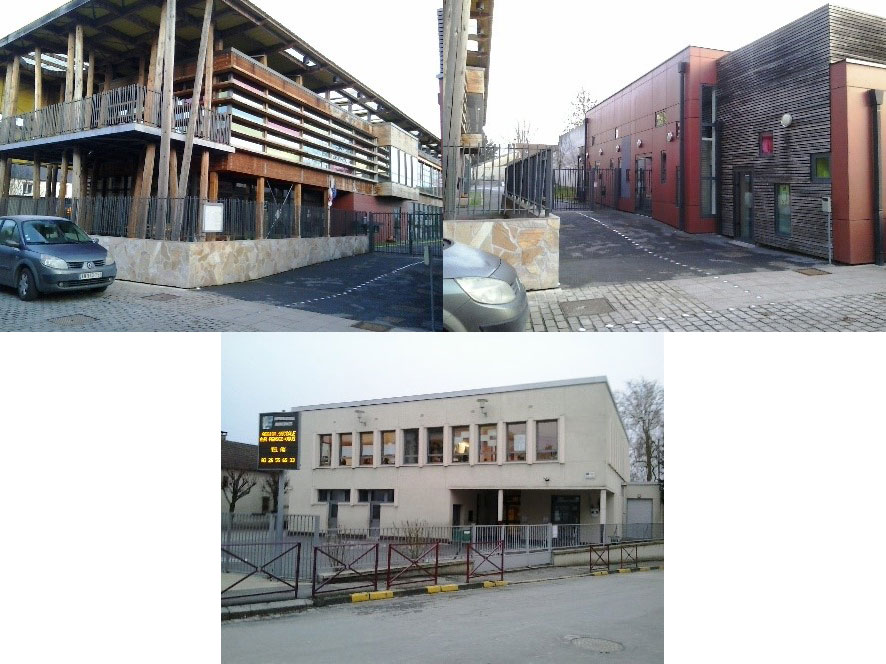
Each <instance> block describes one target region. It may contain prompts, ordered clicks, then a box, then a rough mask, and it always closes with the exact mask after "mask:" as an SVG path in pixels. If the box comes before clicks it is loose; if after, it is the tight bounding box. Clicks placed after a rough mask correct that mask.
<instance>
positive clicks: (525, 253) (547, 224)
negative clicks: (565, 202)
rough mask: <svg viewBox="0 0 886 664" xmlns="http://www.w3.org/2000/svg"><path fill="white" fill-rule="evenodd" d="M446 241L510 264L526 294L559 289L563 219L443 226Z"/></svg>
mask: <svg viewBox="0 0 886 664" xmlns="http://www.w3.org/2000/svg"><path fill="white" fill-rule="evenodd" d="M443 237H445V238H446V239H448V240H452V241H453V242H461V243H462V244H467V245H469V246H471V247H474V248H475V249H480V250H482V251H486V252H489V253H490V254H493V255H495V256H498V257H500V258H501V259H502V260H505V261H507V262H508V263H509V264H510V265H511V266H513V268H514V269H515V270H516V271H517V276H519V277H520V281H522V282H523V285H524V286H525V287H526V289H527V290H542V289H545V288H557V287H558V286H559V285H560V218H559V217H557V216H555V215H551V216H549V217H538V218H536V217H530V218H525V219H483V220H456V221H445V222H443Z"/></svg>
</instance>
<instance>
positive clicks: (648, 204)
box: [634, 168, 652, 216]
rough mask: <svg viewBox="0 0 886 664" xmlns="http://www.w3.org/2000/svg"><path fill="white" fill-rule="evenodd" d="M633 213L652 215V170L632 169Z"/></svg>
mask: <svg viewBox="0 0 886 664" xmlns="http://www.w3.org/2000/svg"><path fill="white" fill-rule="evenodd" d="M634 212H636V213H637V214H644V215H647V216H650V215H652V169H651V168H637V169H634Z"/></svg>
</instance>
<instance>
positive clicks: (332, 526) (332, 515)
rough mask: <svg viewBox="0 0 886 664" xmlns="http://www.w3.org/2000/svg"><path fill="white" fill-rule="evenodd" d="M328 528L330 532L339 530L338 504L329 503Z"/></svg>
mask: <svg viewBox="0 0 886 664" xmlns="http://www.w3.org/2000/svg"><path fill="white" fill-rule="evenodd" d="M326 528H327V529H328V530H336V529H338V503H329V511H328V513H327V517H326Z"/></svg>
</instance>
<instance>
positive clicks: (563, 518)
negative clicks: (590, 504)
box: [551, 496, 581, 524]
mask: <svg viewBox="0 0 886 664" xmlns="http://www.w3.org/2000/svg"><path fill="white" fill-rule="evenodd" d="M580 504H581V498H580V497H579V496H551V523H553V524H560V523H579V521H581V517H580V515H579V505H580Z"/></svg>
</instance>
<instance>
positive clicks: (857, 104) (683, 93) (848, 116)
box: [585, 5, 886, 264]
mask: <svg viewBox="0 0 886 664" xmlns="http://www.w3.org/2000/svg"><path fill="white" fill-rule="evenodd" d="M681 81H682V83H681ZM884 89H886V19H884V18H881V17H877V16H871V15H869V14H864V13H861V12H857V11H854V10H849V9H843V8H840V7H835V6H832V5H826V6H824V7H821V8H819V9H817V10H815V11H813V12H811V13H809V14H807V15H806V16H803V17H801V18H799V19H797V20H796V21H793V22H792V23H790V24H788V25H785V26H783V27H781V28H779V29H778V30H776V31H774V32H772V33H770V34H768V35H766V36H764V37H762V38H760V39H758V40H756V41H754V42H752V43H750V44H748V45H747V46H744V47H742V48H739V49H737V50H735V51H732V52H729V53H726V52H724V51H712V50H709V49H697V48H695V47H690V48H688V49H686V50H684V51H682V52H681V53H679V54H677V55H676V56H675V57H674V58H671V59H669V60H668V61H667V62H665V63H662V64H661V65H660V66H658V67H657V68H655V69H654V70H653V71H652V72H650V73H649V74H646V75H645V76H644V77H642V78H640V79H638V80H637V81H635V82H634V83H632V84H630V85H629V86H627V87H626V88H624V89H623V90H621V91H619V92H618V93H616V94H615V95H613V96H612V97H610V98H609V99H607V100H605V101H604V102H602V103H601V104H599V105H598V106H597V107H595V108H594V109H593V110H591V111H590V112H589V113H588V116H587V131H586V139H585V141H586V143H585V150H586V155H587V161H588V166H590V167H595V166H596V167H598V168H600V169H607V168H611V169H616V171H617V175H616V178H617V180H618V181H617V182H614V183H609V187H608V189H609V191H608V192H607V195H608V196H609V197H610V200H608V201H606V199H604V201H605V202H607V203H609V204H611V205H612V206H614V207H617V208H618V209H622V210H627V211H638V212H643V213H645V214H649V215H651V216H652V217H654V218H655V219H658V220H660V221H663V222H665V223H667V224H670V225H672V226H674V227H677V228H680V229H682V230H685V231H687V232H691V233H696V232H700V233H710V232H718V233H721V234H723V235H725V236H728V237H731V238H735V239H736V240H739V241H745V242H749V243H754V244H760V245H767V246H772V247H777V248H781V249H785V250H788V251H793V252H798V253H803V254H807V255H811V256H817V257H821V258H827V257H828V256H829V255H832V256H833V258H834V260H836V261H838V262H842V263H849V264H857V263H870V262H877V263H878V264H882V263H883V261H884V243H883V237H884V232H886V228H884V218H883V209H884V205H883V195H884V189H886V186H884V172H886V171H884V166H883V162H884V150H883V139H882V136H883V130H884V116H883V111H882V94H883V93H882V91H883V90H884ZM878 100H880V101H878ZM681 165H682V166H681ZM605 184H606V183H605V182H598V183H597V186H598V187H600V186H604V185H605ZM613 192H617V193H616V194H615V198H614V199H613ZM828 210H830V212H829V211H828Z"/></svg>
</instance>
